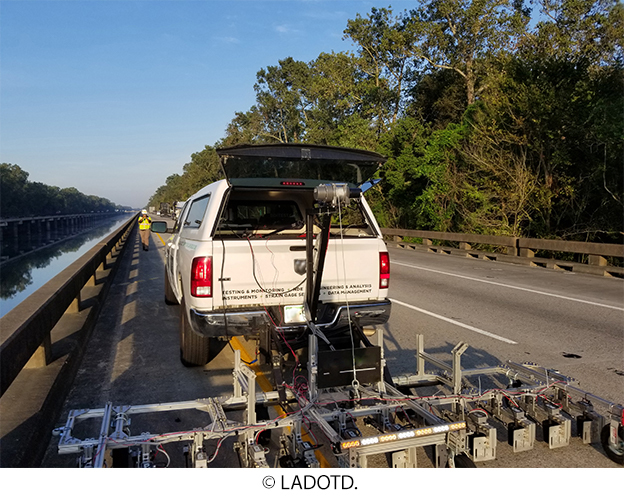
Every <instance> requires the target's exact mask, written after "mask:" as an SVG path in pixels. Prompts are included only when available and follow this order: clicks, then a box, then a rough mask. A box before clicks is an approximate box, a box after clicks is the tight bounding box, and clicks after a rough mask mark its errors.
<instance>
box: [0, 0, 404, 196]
mask: <svg viewBox="0 0 624 498" xmlns="http://www.w3.org/2000/svg"><path fill="white" fill-rule="evenodd" d="M389 5H392V7H393V10H394V12H402V11H403V10H405V9H409V8H412V7H413V6H414V5H415V2H414V1H396V2H391V1H390V0H387V1H386V2H383V1H382V2H378V1H360V0H194V1H188V0H171V1H160V0H141V1H128V0H106V1H102V0H69V1H57V0H39V1H36V0H0V162H1V163H10V164H17V165H19V166H20V167H21V168H22V169H23V170H25V171H27V172H28V173H29V180H30V181H31V182H42V183H45V184H48V185H54V186H58V187H61V188H65V187H76V188H77V189H78V190H80V191H81V192H83V193H84V194H87V195H97V196H99V197H104V198H107V199H109V200H111V201H112V202H114V203H116V204H120V205H124V206H132V207H137V208H140V207H143V206H146V205H147V202H148V200H149V198H150V196H151V195H152V194H153V193H154V192H155V191H156V189H157V188H158V187H159V186H160V185H164V184H165V181H166V179H167V177H168V176H169V175H172V174H174V173H178V174H181V173H182V167H183V166H184V164H186V163H188V162H190V157H191V154H193V153H195V152H199V151H201V150H203V149H204V147H205V146H206V145H210V146H212V145H214V144H215V143H216V142H217V141H219V140H220V139H222V138H223V137H224V136H225V129H226V127H227V125H228V123H229V122H230V121H231V120H232V119H233V118H234V116H235V113H236V112H239V111H240V112H245V111H247V110H249V108H250V107H251V106H252V105H253V104H254V103H255V93H254V90H253V86H254V83H255V82H256V73H257V72H258V71H259V70H260V69H262V68H266V67H267V66H271V65H276V64H277V63H278V61H279V60H281V59H284V58H286V57H293V58H295V59H297V60H302V61H305V62H309V61H311V60H314V59H315V58H316V57H317V56H318V55H319V54H320V53H322V52H328V53H329V52H332V51H334V52H340V51H352V50H355V47H354V46H353V45H352V43H351V41H349V40H343V31H344V29H345V28H346V26H347V21H348V20H349V19H355V17H356V15H357V14H358V13H359V14H360V15H362V16H363V17H365V16H366V15H367V14H368V13H370V11H371V8H372V7H388V6H389Z"/></svg>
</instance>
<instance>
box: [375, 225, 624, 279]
mask: <svg viewBox="0 0 624 498" xmlns="http://www.w3.org/2000/svg"><path fill="white" fill-rule="evenodd" d="M381 233H382V234H383V236H384V238H385V239H386V240H387V241H388V242H389V243H391V244H393V245H395V246H397V247H402V248H405V249H423V250H426V251H429V252H436V253H441V254H456V255H460V256H466V257H473V258H478V259H487V260H490V261H502V262H506V263H514V264H522V265H528V266H541V267H544V268H552V269H557V270H568V271H574V272H579V273H590V274H594V275H601V276H613V277H621V278H622V277H624V267H621V266H613V265H609V264H608V260H607V259H606V258H609V257H612V258H619V259H620V260H622V261H624V245H622V244H599V243H593V242H576V241H565V240H549V239H530V238H521V237H506V236H498V235H478V234H466V233H451V232H432V231H428V230H403V229H399V228H382V230H381ZM406 238H407V239H421V240H422V242H419V243H417V242H412V241H405V240H404V239H406ZM434 242H435V243H434ZM444 242H454V243H457V245H458V247H451V246H449V245H445V244H444ZM475 244H480V245H487V246H494V247H497V248H499V250H500V252H494V251H481V250H476V249H474V248H473V247H472V245H475ZM536 251H549V252H551V253H572V254H582V255H586V256H587V258H586V259H587V262H586V263H585V262H576V261H564V260H560V259H555V258H544V257H536V256H535V252H536Z"/></svg>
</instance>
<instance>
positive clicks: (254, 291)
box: [152, 144, 391, 366]
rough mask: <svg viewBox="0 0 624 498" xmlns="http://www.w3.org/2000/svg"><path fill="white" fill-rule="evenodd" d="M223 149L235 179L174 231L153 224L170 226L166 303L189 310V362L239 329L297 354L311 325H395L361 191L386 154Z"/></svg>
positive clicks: (184, 354)
mask: <svg viewBox="0 0 624 498" xmlns="http://www.w3.org/2000/svg"><path fill="white" fill-rule="evenodd" d="M217 153H218V155H219V157H220V160H221V164H222V167H223V171H224V173H225V177H226V178H225V179H223V180H219V181H217V182H215V183H212V184H210V185H208V186H206V187H204V188H203V189H201V190H200V191H199V192H197V193H196V194H194V195H192V196H191V197H190V198H189V199H188V200H187V201H186V203H185V204H184V208H183V209H182V212H181V213H180V216H179V218H178V220H177V222H176V224H175V226H174V228H173V230H171V229H167V227H166V223H165V222H157V221H155V222H153V223H152V231H154V232H161V233H164V232H168V233H171V232H172V236H171V237H170V238H169V240H168V242H167V244H166V249H165V255H166V256H165V257H166V263H165V301H166V302H167V303H168V304H177V303H179V304H180V305H181V309H180V351H181V360H182V362H183V363H184V364H185V365H187V366H188V365H203V364H205V363H207V362H208V361H209V360H210V359H211V349H214V346H216V345H217V344H216V343H215V342H214V341H219V340H229V339H230V338H231V337H233V336H246V337H248V338H249V337H256V338H258V337H259V338H260V341H261V340H262V337H263V333H264V335H265V336H266V334H267V333H269V334H272V335H273V337H278V338H280V340H281V339H283V341H284V342H285V343H288V347H289V348H291V349H294V348H295V347H296V346H297V345H298V346H301V345H302V344H303V343H304V342H303V341H304V340H305V336H306V335H307V330H309V327H310V326H311V325H310V324H311V323H313V325H312V326H314V327H317V328H316V330H320V331H322V333H323V334H325V335H326V336H327V337H331V336H332V334H334V333H336V334H339V333H341V332H340V331H341V330H342V331H344V330H345V327H347V326H349V322H357V324H358V326H360V327H361V328H366V327H371V326H372V327H374V326H378V325H381V324H384V323H385V322H387V320H388V318H389V314H390V309H391V304H390V301H389V300H388V285H389V278H390V262H389V258H388V252H387V249H386V245H385V243H384V241H383V239H382V235H381V231H380V229H379V226H378V224H377V222H376V220H375V218H374V216H373V214H372V212H371V210H370V208H369V206H368V204H367V202H366V200H365V199H364V196H363V195H362V192H363V191H364V190H365V189H366V188H367V186H370V183H365V182H366V181H367V180H368V179H369V178H371V177H372V176H373V174H374V172H375V170H376V169H377V168H378V167H379V165H380V164H382V163H383V161H384V157H383V156H381V155H379V154H376V153H373V152H367V151H362V150H354V149H345V148H337V147H329V146H316V145H302V144H270V145H245V146H235V147H229V148H222V149H218V150H217ZM336 193H338V194H341V195H342V201H339V202H337V201H336ZM323 227H325V228H323ZM324 230H325V231H324ZM323 234H325V236H324V237H323ZM323 238H325V245H322V242H323ZM319 251H322V253H323V255H324V256H325V258H324V262H322V263H321V267H313V266H315V265H318V264H319V263H318V261H319V259H318V256H319V254H318V253H319ZM314 257H316V258H317V259H316V263H315V262H314V261H313V259H314ZM321 260H322V258H321ZM321 276H322V278H317V277H321ZM313 294H316V296H314V295H313ZM266 331H270V332H266Z"/></svg>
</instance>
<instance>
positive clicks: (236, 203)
mask: <svg viewBox="0 0 624 498" xmlns="http://www.w3.org/2000/svg"><path fill="white" fill-rule="evenodd" d="M291 225H301V226H303V216H302V214H301V212H300V211H299V206H297V203H296V202H294V201H269V200H267V201H245V200H232V201H230V202H229V204H228V206H227V208H226V209H225V212H224V213H223V217H222V219H221V224H220V227H221V228H222V229H234V230H240V229H251V230H277V229H280V228H285V227H289V226H291Z"/></svg>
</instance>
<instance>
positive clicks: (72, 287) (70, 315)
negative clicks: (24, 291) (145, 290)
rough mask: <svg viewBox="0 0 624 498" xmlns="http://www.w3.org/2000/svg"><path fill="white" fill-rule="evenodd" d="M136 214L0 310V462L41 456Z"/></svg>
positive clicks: (23, 462)
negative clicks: (24, 296)
mask: <svg viewBox="0 0 624 498" xmlns="http://www.w3.org/2000/svg"><path fill="white" fill-rule="evenodd" d="M137 216H138V215H137ZM137 216H134V217H132V218H131V219H130V220H129V221H128V222H127V223H125V224H124V225H123V226H122V227H121V228H119V229H118V230H117V231H115V232H114V233H113V234H111V235H110V236H108V237H107V238H106V239H104V240H103V241H102V242H100V243H98V244H97V245H96V246H95V247H93V248H92V249H91V250H90V251H89V252H87V253H86V254H84V255H83V256H82V257H80V258H79V259H78V260H77V261H75V262H74V263H73V264H71V265H70V266H69V267H67V268H66V269H65V270H63V271H62V272H60V273H59V274H58V275H57V276H56V277H54V278H52V279H51V280H50V281H49V282H48V283H46V284H45V285H44V286H42V287H41V288H40V289H38V290H37V291H35V292H34V293H33V294H32V295H31V296H29V297H28V298H27V299H26V300H24V301H23V302H22V303H20V304H19V305H18V306H16V307H15V308H14V309H13V310H11V311H10V312H9V313H7V314H6V315H5V316H3V317H2V318H0V396H1V398H0V438H1V439H0V466H1V467H16V466H17V467H26V466H33V465H35V466H36V463H37V461H38V460H39V459H40V458H41V457H42V453H41V451H42V450H41V448H40V446H39V445H38V444H37V440H38V439H41V438H44V439H45V438H47V440H49V437H50V435H51V430H52V427H51V425H50V424H53V423H54V422H55V420H56V418H57V417H58V411H59V410H60V408H61V406H62V402H63V399H64V398H65V396H66V394H67V391H68V389H69V387H70V385H71V381H72V380H73V375H75V371H76V369H77V365H78V363H79V359H80V357H81V355H82V350H83V347H84V344H85V343H86V341H87V340H88V336H89V333H90V331H91V329H92V328H93V326H94V324H95V322H96V320H97V317H98V314H99V311H100V309H101V303H102V302H103V300H104V299H105V297H106V294H107V292H108V289H109V287H110V285H111V283H112V279H113V277H114V274H115V270H116V267H117V262H118V261H119V260H120V258H121V256H122V254H123V252H124V249H125V248H126V246H127V240H128V238H129V237H130V236H131V235H132V233H133V230H135V229H136V219H137ZM53 335H54V336H55V337H54V339H53V338H52V336H53ZM20 380H21V382H20ZM20 384H23V386H25V387H22V385H20ZM20 406H21V407H24V406H29V408H24V409H23V410H22V411H23V413H19V412H20V410H21V409H20V408H19V407H20ZM33 407H34V408H33Z"/></svg>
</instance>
